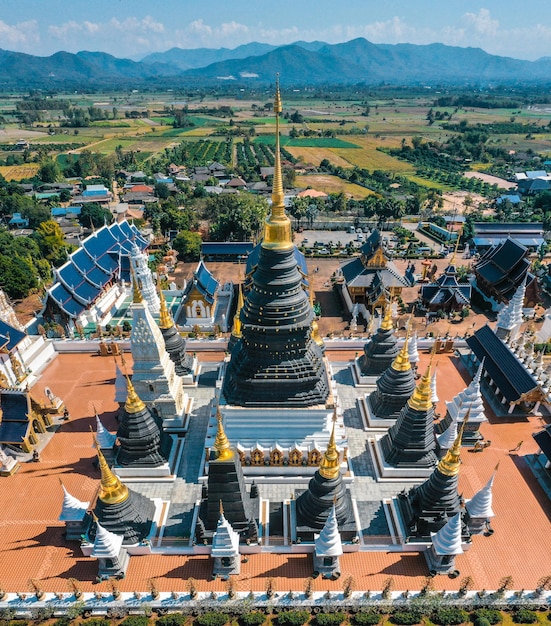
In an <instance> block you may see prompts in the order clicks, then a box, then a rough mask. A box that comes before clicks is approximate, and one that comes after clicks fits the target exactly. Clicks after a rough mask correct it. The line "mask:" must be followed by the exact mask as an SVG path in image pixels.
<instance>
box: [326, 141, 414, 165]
mask: <svg viewBox="0 0 551 626" xmlns="http://www.w3.org/2000/svg"><path fill="white" fill-rule="evenodd" d="M351 141H354V143H355V144H357V145H356V149H355V150H348V149H342V148H339V149H336V150H335V154H337V155H338V156H340V157H342V158H343V159H345V160H346V161H348V162H349V163H351V164H352V165H357V166H358V167H363V168H365V169H368V170H390V171H391V172H397V173H399V174H401V173H406V172H413V167H412V166H411V164H409V163H407V162H406V161H400V160H399V159H396V158H394V157H392V156H390V155H388V154H386V153H384V152H381V151H380V150H377V146H380V145H389V146H392V145H393V144H395V145H397V146H398V145H400V141H397V142H391V141H389V142H386V141H385V142H383V143H382V142H381V140H380V139H377V138H376V137H373V136H370V135H367V136H364V137H354V139H351ZM358 148H361V150H358Z"/></svg>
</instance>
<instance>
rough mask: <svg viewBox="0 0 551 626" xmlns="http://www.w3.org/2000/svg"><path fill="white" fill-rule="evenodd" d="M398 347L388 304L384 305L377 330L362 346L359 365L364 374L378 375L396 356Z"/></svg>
mask: <svg viewBox="0 0 551 626" xmlns="http://www.w3.org/2000/svg"><path fill="white" fill-rule="evenodd" d="M398 352H399V347H398V342H397V340H396V337H395V336H394V327H393V325H392V316H391V307H390V304H388V303H387V304H386V305H385V315H384V317H383V321H382V322H381V325H380V326H379V328H378V329H377V332H376V333H375V334H374V335H373V337H371V339H370V340H369V341H368V342H367V343H366V344H365V346H364V353H363V354H362V356H361V357H360V360H359V365H360V369H361V371H362V374H363V375H364V376H380V375H381V374H382V373H383V372H384V371H385V370H386V369H387V368H389V367H390V365H391V364H392V362H393V361H394V359H395V358H396V357H397V356H398Z"/></svg>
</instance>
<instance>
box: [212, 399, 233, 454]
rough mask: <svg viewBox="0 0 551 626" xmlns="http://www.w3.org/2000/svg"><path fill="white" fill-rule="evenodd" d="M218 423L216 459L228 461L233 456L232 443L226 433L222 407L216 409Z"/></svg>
mask: <svg viewBox="0 0 551 626" xmlns="http://www.w3.org/2000/svg"><path fill="white" fill-rule="evenodd" d="M216 421H217V422H218V426H217V429H216V439H215V440H214V449H215V450H216V458H217V459H218V460H219V461H227V460H228V459H231V457H232V456H233V452H232V449H231V445H230V441H229V439H228V438H227V436H226V433H225V432H224V424H223V423H222V413H221V412H220V406H218V408H217V409H216Z"/></svg>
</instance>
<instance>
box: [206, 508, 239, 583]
mask: <svg viewBox="0 0 551 626" xmlns="http://www.w3.org/2000/svg"><path fill="white" fill-rule="evenodd" d="M211 556H212V558H213V560H214V564H213V568H212V573H213V576H218V575H220V576H229V575H233V574H239V572H240V570H241V561H240V559H239V533H237V532H236V531H235V530H234V529H233V528H232V525H231V524H230V523H229V522H228V520H227V519H226V518H225V516H224V511H223V510H222V503H220V516H219V517H218V524H217V525H216V530H215V532H214V535H213V536H212V551H211Z"/></svg>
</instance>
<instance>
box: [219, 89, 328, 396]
mask: <svg viewBox="0 0 551 626" xmlns="http://www.w3.org/2000/svg"><path fill="white" fill-rule="evenodd" d="M274 110H275V114H276V148H275V165H274V184H273V191H272V211H271V215H270V216H269V217H268V219H267V220H266V225H265V230H264V239H263V241H262V244H261V247H260V253H259V256H258V265H257V267H256V269H255V270H254V273H253V276H252V280H253V284H252V287H251V289H250V291H249V293H248V295H247V299H246V300H245V304H244V306H243V308H242V309H241V313H240V321H241V338H240V340H239V341H237V343H236V344H235V346H234V347H233V349H232V352H231V360H230V362H229V363H228V367H227V369H226V373H225V376H224V385H223V394H224V397H225V399H226V401H227V402H228V403H229V404H233V405H238V406H246V407H308V406H316V405H324V404H325V402H326V400H327V397H328V395H329V383H328V379H327V372H326V370H325V365H324V362H323V355H322V351H321V348H320V346H319V345H318V344H317V343H316V342H315V340H314V338H313V336H312V335H313V330H312V323H313V321H314V311H313V310H312V307H311V306H310V303H309V301H308V295H307V294H306V293H305V291H304V289H303V287H302V280H303V277H302V275H301V273H300V271H299V268H298V265H297V261H296V258H295V246H294V244H293V240H292V234H291V221H290V219H289V218H288V217H287V215H286V214H285V207H284V202H283V200H284V195H283V182H282V175H281V156H280V149H279V115H280V113H281V110H282V107H281V97H280V93H279V84H278V86H277V90H276V97H275V103H274Z"/></svg>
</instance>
